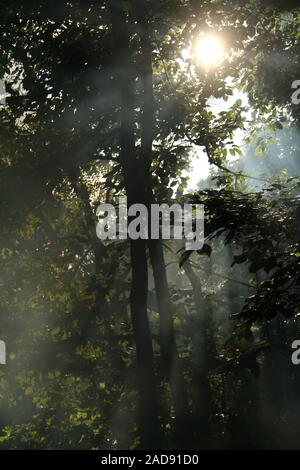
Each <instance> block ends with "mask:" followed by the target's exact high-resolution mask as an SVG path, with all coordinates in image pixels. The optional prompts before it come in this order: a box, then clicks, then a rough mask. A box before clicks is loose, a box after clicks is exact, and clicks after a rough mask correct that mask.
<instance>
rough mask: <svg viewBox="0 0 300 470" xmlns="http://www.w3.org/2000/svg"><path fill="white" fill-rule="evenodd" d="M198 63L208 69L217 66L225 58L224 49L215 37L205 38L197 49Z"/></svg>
mask: <svg viewBox="0 0 300 470" xmlns="http://www.w3.org/2000/svg"><path fill="white" fill-rule="evenodd" d="M195 55H196V59H197V61H199V62H200V63H201V64H202V65H204V66H206V67H211V66H214V65H217V64H218V62H220V60H221V59H222V58H223V57H224V49H223V46H222V44H221V42H220V41H219V39H217V38H216V37H215V36H205V37H203V38H202V39H200V41H199V42H198V44H197V45H196V47H195Z"/></svg>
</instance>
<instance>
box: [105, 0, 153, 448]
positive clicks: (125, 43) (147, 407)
mask: <svg viewBox="0 0 300 470" xmlns="http://www.w3.org/2000/svg"><path fill="white" fill-rule="evenodd" d="M110 11H111V17H112V32H113V38H114V52H115V55H117V57H119V61H118V69H117V70H115V75H116V77H117V82H118V89H119V93H120V105H121V108H120V122H121V129H120V147H121V151H120V162H121V164H122V167H123V172H124V177H125V186H126V191H127V196H128V205H132V204H134V203H142V202H143V198H142V195H141V188H144V174H143V165H141V159H139V158H137V152H136V148H135V134H134V119H135V116H134V78H135V77H134V67H133V65H132V63H131V52H130V47H129V36H128V31H127V22H126V14H125V12H124V9H123V2H122V1H116V0H112V1H111V2H110ZM130 252H131V264H132V285H131V296H130V308H131V320H132V326H133V335H134V340H135V345H136V357H137V371H138V387H139V395H140V403H139V419H138V424H139V428H140V434H141V447H142V448H144V449H153V448H157V447H158V446H159V445H160V431H159V422H158V400H157V394H156V386H155V372H154V359H153V348H152V338H151V332H150V326H149V321H148V315H147V293H148V267H147V256H146V243H145V242H144V241H143V240H131V241H130Z"/></svg>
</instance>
